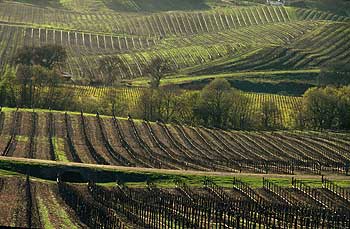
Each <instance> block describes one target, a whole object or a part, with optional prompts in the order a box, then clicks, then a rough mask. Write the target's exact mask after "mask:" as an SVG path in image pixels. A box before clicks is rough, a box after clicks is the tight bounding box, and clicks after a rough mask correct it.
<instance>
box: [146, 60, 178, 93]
mask: <svg viewBox="0 0 350 229" xmlns="http://www.w3.org/2000/svg"><path fill="white" fill-rule="evenodd" d="M172 71H174V67H173V65H172V64H171V63H170V62H169V61H168V60H165V59H161V58H160V57H155V58H153V59H152V60H151V62H150V63H149V64H148V65H147V66H146V68H145V74H148V75H149V76H150V78H151V83H150V84H151V88H158V87H159V85H160V80H161V79H162V78H163V77H164V76H165V75H166V74H168V73H170V72H172Z"/></svg>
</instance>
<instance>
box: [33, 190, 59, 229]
mask: <svg viewBox="0 0 350 229" xmlns="http://www.w3.org/2000/svg"><path fill="white" fill-rule="evenodd" d="M37 200H38V201H37V203H38V208H39V213H40V220H41V222H42V223H43V226H44V228H47V229H54V228H55V227H54V226H53V225H52V224H51V221H50V214H51V213H50V212H49V209H47V207H46V205H45V203H44V201H43V199H41V197H40V196H38V195H37Z"/></svg>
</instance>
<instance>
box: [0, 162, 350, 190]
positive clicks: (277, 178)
mask: <svg viewBox="0 0 350 229" xmlns="http://www.w3.org/2000/svg"><path fill="white" fill-rule="evenodd" d="M64 168H66V169H68V168H69V170H72V169H73V168H75V169H78V170H80V171H81V172H82V173H89V174H90V175H89V176H92V177H94V178H95V179H96V181H99V182H100V183H99V184H103V185H105V186H114V185H115V181H116V179H120V180H122V181H123V182H125V183H126V184H127V185H128V186H130V187H138V188H142V187H145V186H146V182H147V181H152V182H154V183H155V184H156V185H157V186H158V187H161V188H174V187H175V183H174V181H175V180H177V179H180V180H182V181H184V182H185V183H187V184H188V185H190V186H193V187H201V186H202V185H203V181H204V180H205V179H206V177H209V178H210V179H212V180H213V181H215V182H216V183H217V184H218V185H219V186H222V187H226V188H231V187H232V180H233V177H237V178H239V179H241V180H243V181H244V182H247V183H248V184H249V185H251V186H252V187H254V188H259V187H262V177H266V178H268V179H270V180H271V181H273V182H275V183H276V184H277V185H280V186H282V187H291V186H290V185H291V179H292V177H295V178H296V179H298V180H301V181H304V182H305V183H306V184H308V185H310V186H311V187H316V188H320V187H321V176H313V177H311V176H304V175H295V176H281V175H278V174H266V175H262V174H245V173H242V174H240V173H237V174H232V175H225V174H213V173H209V174H206V173H195V174H193V173H192V172H187V174H186V171H164V170H152V171H150V170H147V169H144V168H127V167H120V168H118V169H115V168H109V167H104V168H103V167H101V166H92V165H84V164H82V165H78V164H76V165H74V166H71V165H69V166H68V165H65V164H64V163H55V162H52V163H43V162H38V161H35V160H26V161H15V160H11V159H10V158H6V159H5V158H1V159H0V169H1V170H0V171H6V172H2V173H1V172H0V175H1V174H4V176H5V175H6V174H11V175H17V174H26V172H27V171H29V170H30V171H31V174H32V176H34V177H37V178H35V179H37V180H39V181H43V180H51V182H54V180H55V179H56V175H55V173H52V171H57V170H59V169H64ZM7 171H9V172H7ZM12 171H13V172H12ZM50 171H51V172H50ZM16 172H17V174H16ZM47 174H52V176H51V177H45V176H49V175H47ZM204 174H205V175H204ZM332 180H333V181H334V182H335V183H336V184H338V185H340V186H342V187H350V177H344V176H335V177H333V178H332Z"/></svg>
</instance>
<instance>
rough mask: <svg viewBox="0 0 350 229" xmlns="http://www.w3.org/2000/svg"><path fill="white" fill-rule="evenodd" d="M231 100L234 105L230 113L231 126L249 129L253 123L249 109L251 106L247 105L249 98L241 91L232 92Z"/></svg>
mask: <svg viewBox="0 0 350 229" xmlns="http://www.w3.org/2000/svg"><path fill="white" fill-rule="evenodd" d="M231 102H232V105H231V107H230V110H229V114H228V119H229V120H228V122H229V127H230V128H233V129H240V130H242V129H249V128H250V127H251V125H252V123H251V121H252V120H251V118H250V114H251V112H250V111H249V110H248V109H249V106H247V104H248V103H249V99H248V98H247V97H246V96H244V95H242V94H240V93H232V95H231Z"/></svg>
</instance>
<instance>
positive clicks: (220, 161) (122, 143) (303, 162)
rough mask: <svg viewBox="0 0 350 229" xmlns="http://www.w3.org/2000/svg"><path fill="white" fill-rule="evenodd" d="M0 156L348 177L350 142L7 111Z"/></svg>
mask: <svg viewBox="0 0 350 229" xmlns="http://www.w3.org/2000/svg"><path fill="white" fill-rule="evenodd" d="M1 127H2V128H1V141H0V147H1V152H2V154H1V156H7V157H22V158H33V159H43V160H56V161H63V162H68V161H71V162H78V163H87V164H102V165H119V166H131V167H145V168H161V169H175V170H182V169H184V170H199V171H227V172H242V171H243V172H253V173H280V174H305V173H306V174H324V173H338V174H348V172H349V166H350V154H349V151H348V149H349V145H350V142H349V140H350V139H349V136H348V135H346V134H337V133H334V134H327V133H318V132H311V133H307V132H290V131H280V132H261V131H260V132H239V131H223V130H212V129H207V128H203V127H201V128H195V127H190V126H183V125H177V124H176V125H175V124H172V125H169V124H163V123H151V122H147V121H140V120H133V119H131V118H129V119H120V118H116V117H100V116H99V115H98V114H97V115H96V116H93V115H84V114H83V113H81V115H75V114H67V113H65V114H64V113H49V112H38V113H35V112H21V111H13V112H2V113H1Z"/></svg>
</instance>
